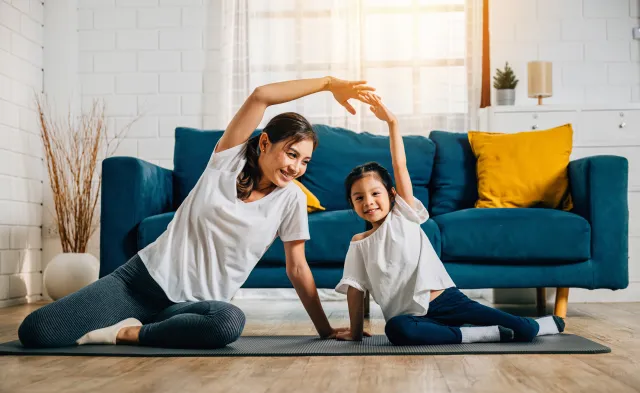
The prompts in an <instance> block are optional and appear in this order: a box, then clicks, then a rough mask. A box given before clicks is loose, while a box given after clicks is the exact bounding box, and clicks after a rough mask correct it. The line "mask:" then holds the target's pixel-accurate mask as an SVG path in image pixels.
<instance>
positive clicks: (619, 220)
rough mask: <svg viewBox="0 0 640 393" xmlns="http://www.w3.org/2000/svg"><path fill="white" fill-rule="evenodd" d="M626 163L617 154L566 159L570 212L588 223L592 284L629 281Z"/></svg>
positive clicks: (617, 284) (611, 286)
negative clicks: (571, 202)
mask: <svg viewBox="0 0 640 393" xmlns="http://www.w3.org/2000/svg"><path fill="white" fill-rule="evenodd" d="M628 178H629V164H628V161H627V159H626V158H624V157H619V156H593V157H587V158H582V159H579V160H575V161H571V162H570V163H569V183H570V188H571V197H572V199H573V204H574V207H573V212H574V213H576V214H579V215H580V216H582V217H584V218H585V219H586V220H587V221H589V223H590V224H591V262H592V263H593V288H609V289H622V288H626V287H627V285H629V207H628Z"/></svg>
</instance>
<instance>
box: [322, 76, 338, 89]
mask: <svg viewBox="0 0 640 393" xmlns="http://www.w3.org/2000/svg"><path fill="white" fill-rule="evenodd" d="M323 79H324V83H323V85H322V90H323V91H331V88H332V87H333V81H334V79H335V78H334V77H332V76H325V77H324V78H323Z"/></svg>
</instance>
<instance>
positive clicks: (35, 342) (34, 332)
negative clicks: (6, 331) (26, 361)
mask: <svg viewBox="0 0 640 393" xmlns="http://www.w3.org/2000/svg"><path fill="white" fill-rule="evenodd" d="M46 327H47V323H46V320H45V318H44V312H43V310H42V309H40V310H36V311H34V312H32V313H31V314H29V315H27V317H26V318H25V319H24V321H22V323H21V324H20V327H18V339H19V340H20V342H21V343H22V345H23V346H25V347H28V348H44V347H49V346H51V342H50V340H49V339H48V335H47V334H46Z"/></svg>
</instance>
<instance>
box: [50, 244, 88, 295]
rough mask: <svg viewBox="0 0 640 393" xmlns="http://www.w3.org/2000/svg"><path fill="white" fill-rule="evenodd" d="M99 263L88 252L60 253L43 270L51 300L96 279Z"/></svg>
mask: <svg viewBox="0 0 640 393" xmlns="http://www.w3.org/2000/svg"><path fill="white" fill-rule="evenodd" d="M99 272H100V263H99V262H98V260H97V259H96V257H94V256H93V255H91V254H89V253H73V252H69V253H61V254H58V255H56V256H55V257H54V258H53V259H52V260H51V262H49V264H48V265H47V268H46V269H45V270H44V276H43V282H44V287H45V288H46V289H47V293H48V294H49V296H50V297H51V298H52V299H53V300H58V299H60V298H63V297H65V296H67V295H70V294H72V293H74V292H76V291H78V290H80V289H82V288H84V287H86V286H87V285H89V284H91V283H92V282H94V281H96V280H97V279H98V274H99Z"/></svg>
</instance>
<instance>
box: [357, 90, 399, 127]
mask: <svg viewBox="0 0 640 393" xmlns="http://www.w3.org/2000/svg"><path fill="white" fill-rule="evenodd" d="M360 96H361V97H360V100H361V101H362V102H364V103H367V104H369V105H371V106H370V109H371V112H373V114H374V115H375V116H376V117H377V118H378V119H380V120H382V121H386V122H387V123H396V122H397V121H398V120H397V119H396V115H394V114H393V113H391V111H390V110H389V108H387V107H386V106H385V105H384V104H383V103H382V98H380V96H379V95H377V94H373V93H370V92H368V91H365V92H363V93H361V95H360Z"/></svg>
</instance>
